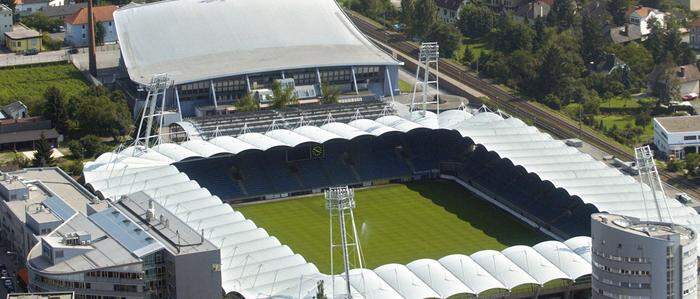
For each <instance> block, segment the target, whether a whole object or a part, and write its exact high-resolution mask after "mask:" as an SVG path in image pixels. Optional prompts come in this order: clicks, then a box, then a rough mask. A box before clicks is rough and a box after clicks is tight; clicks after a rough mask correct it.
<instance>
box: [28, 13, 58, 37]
mask: <svg viewBox="0 0 700 299" xmlns="http://www.w3.org/2000/svg"><path fill="white" fill-rule="evenodd" d="M21 21H22V24H24V25H27V27H30V28H34V29H36V30H38V31H45V32H58V29H59V27H60V26H62V25H63V21H61V20H60V19H58V18H49V17H47V16H46V15H45V14H44V13H43V12H36V13H33V14H30V15H26V16H23V17H22V18H21Z"/></svg>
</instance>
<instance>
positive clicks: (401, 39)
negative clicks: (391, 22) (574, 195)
mask: <svg viewBox="0 0 700 299" xmlns="http://www.w3.org/2000/svg"><path fill="white" fill-rule="evenodd" d="M348 16H350V18H351V19H352V20H353V22H354V23H355V25H356V26H357V27H358V28H359V29H360V30H361V31H362V32H364V33H365V34H367V35H368V36H370V37H371V38H373V39H375V40H377V41H380V42H381V43H383V44H385V45H387V46H390V47H391V48H394V49H395V50H397V51H399V52H401V53H403V54H405V55H408V56H410V57H417V56H418V51H419V49H418V46H417V45H416V44H413V43H411V42H409V41H408V40H407V39H406V37H405V36H404V35H403V34H400V33H396V32H391V31H388V30H386V29H384V28H381V27H377V26H376V25H375V24H373V23H372V22H370V21H368V20H366V19H365V17H364V16H361V15H358V14H357V13H355V12H352V11H348ZM440 73H441V75H442V74H444V75H447V76H448V77H451V78H452V79H455V80H457V81H459V82H461V83H462V84H464V85H467V86H469V87H471V88H473V89H474V90H476V91H478V92H480V93H482V94H484V95H486V96H487V97H488V98H489V99H490V100H491V101H493V103H494V104H495V105H497V106H498V107H499V108H502V109H503V110H505V111H506V112H507V113H509V114H511V115H513V116H516V117H518V118H521V119H526V120H531V121H532V123H533V125H535V126H537V127H539V128H541V129H543V130H545V131H548V132H550V133H552V134H553V135H555V136H557V137H558V138H562V139H568V138H579V139H581V140H583V141H585V142H587V143H588V144H591V145H592V146H594V147H596V148H598V149H600V150H602V151H605V152H606V153H608V154H610V155H613V156H615V157H618V158H620V159H622V160H628V161H632V160H634V159H635V157H634V155H633V154H632V153H631V152H629V151H628V150H627V149H624V148H620V147H619V146H617V145H616V144H614V143H611V142H610V141H608V140H606V139H604V138H601V137H600V136H598V135H596V134H594V133H592V132H590V131H588V130H585V129H583V128H580V127H579V126H578V125H577V124H576V123H573V122H572V121H570V120H567V119H564V118H563V117H561V116H557V115H553V114H552V113H550V112H549V111H546V110H544V109H542V108H541V107H539V106H537V105H534V104H532V103H530V102H528V101H527V100H525V99H522V98H520V97H518V96H515V95H512V94H510V93H508V92H506V91H504V90H503V89H501V88H499V87H497V86H495V85H493V84H491V83H489V82H486V81H484V80H482V79H479V78H478V77H476V76H475V75H474V74H472V73H469V72H467V71H466V70H464V69H463V67H462V66H461V65H456V64H455V63H453V62H452V61H449V60H446V59H440ZM660 175H661V178H662V179H663V180H664V181H666V182H668V181H669V180H672V179H673V178H674V177H673V176H672V175H670V174H668V173H665V172H660ZM674 187H675V188H677V189H679V190H681V191H683V192H686V193H688V194H690V195H691V196H693V197H694V198H696V199H699V200H700V191H699V190H698V189H699V188H697V187H696V186H694V185H693V184H690V183H687V182H683V181H680V182H675V185H674Z"/></svg>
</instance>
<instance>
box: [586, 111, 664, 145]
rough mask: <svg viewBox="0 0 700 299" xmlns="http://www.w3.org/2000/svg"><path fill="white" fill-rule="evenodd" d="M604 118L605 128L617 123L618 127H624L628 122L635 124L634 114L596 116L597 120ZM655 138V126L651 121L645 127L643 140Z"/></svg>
mask: <svg viewBox="0 0 700 299" xmlns="http://www.w3.org/2000/svg"><path fill="white" fill-rule="evenodd" d="M601 120H603V126H604V127H605V129H606V130H607V129H610V128H611V127H612V126H613V125H617V127H618V128H620V129H624V128H625V127H626V126H627V124H631V125H632V126H634V116H632V115H617V114H610V115H597V116H596V117H595V121H596V122H600V121H601ZM653 138H654V127H653V125H652V124H651V122H649V124H648V125H646V126H645V127H644V133H642V140H647V139H653Z"/></svg>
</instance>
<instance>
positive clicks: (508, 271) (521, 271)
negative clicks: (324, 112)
mask: <svg viewBox="0 0 700 299" xmlns="http://www.w3.org/2000/svg"><path fill="white" fill-rule="evenodd" d="M411 118H413V119H414V120H416V121H413V120H412V119H411ZM430 118H437V121H436V120H431V119H430ZM419 122H420V123H424V124H429V125H431V126H434V125H435V124H436V123H437V124H438V125H440V126H441V128H446V129H455V130H457V131H458V132H460V133H461V134H462V135H463V136H465V137H469V138H471V139H472V140H474V142H475V143H477V144H481V145H483V146H484V147H485V148H486V149H488V150H491V151H495V152H497V153H498V154H499V155H500V156H501V157H503V158H507V159H510V160H511V161H512V162H513V163H514V164H515V165H520V166H522V167H524V168H525V169H526V170H527V171H529V172H534V173H536V174H537V175H538V176H539V177H540V178H541V179H543V180H549V181H550V182H552V183H553V184H554V185H555V186H557V187H561V188H563V189H565V190H569V193H570V194H571V195H576V196H578V197H580V198H581V199H582V200H583V201H584V202H586V203H590V204H593V205H595V206H597V207H598V209H599V210H601V211H608V212H610V213H619V214H623V215H631V216H636V217H640V218H642V219H648V220H659V219H658V218H657V216H656V215H655V214H654V213H649V215H648V216H647V213H646V212H645V210H644V206H645V204H644V202H643V197H642V193H641V191H640V185H639V183H638V182H637V181H635V180H634V179H631V178H630V177H628V176H626V175H624V174H622V173H621V172H619V171H617V170H616V169H614V168H611V167H609V166H607V165H606V164H604V163H601V162H599V161H596V160H595V159H593V158H592V157H590V156H589V155H587V154H584V153H581V152H580V151H578V150H577V149H575V148H571V147H568V146H567V145H566V144H564V142H562V141H559V140H555V139H553V138H552V137H551V136H550V135H548V134H546V133H542V132H540V131H538V130H537V129H535V128H534V127H530V126H527V125H526V124H525V123H523V122H522V121H520V120H518V119H516V118H506V119H504V118H503V117H501V116H500V115H498V114H495V113H491V112H481V113H477V114H475V115H471V114H470V113H467V112H464V111H446V112H444V113H442V114H441V115H440V116H439V117H438V116H436V115H435V114H433V113H430V112H428V113H426V114H424V115H423V114H416V113H413V114H412V115H411V116H407V117H398V116H384V117H381V118H379V119H377V120H369V119H359V120H355V121H352V122H350V123H349V124H343V123H328V124H324V125H322V126H320V127H314V128H308V127H300V128H298V129H295V130H293V131H291V130H284V129H281V130H276V131H271V132H268V133H266V134H260V133H248V134H243V135H241V136H238V137H217V138H214V139H212V140H210V141H206V142H204V141H199V140H197V141H188V142H186V143H184V144H181V145H177V144H167V145H166V144H164V145H160V146H158V147H154V148H151V149H149V150H143V149H140V148H134V147H130V148H127V149H125V150H123V151H122V152H120V153H118V154H113V153H106V154H104V155H102V156H100V157H99V158H98V159H97V160H96V161H95V162H89V163H87V164H86V165H85V181H86V184H87V185H88V186H89V187H90V188H93V189H95V191H96V192H97V194H98V195H100V196H102V197H103V198H111V199H115V198H119V197H120V196H121V195H125V194H130V193H133V192H137V191H142V190H145V191H146V193H148V194H149V195H151V196H152V197H154V198H155V199H156V200H157V201H159V202H161V203H162V204H163V205H164V206H166V207H168V208H169V209H172V210H173V211H175V213H176V214H177V215H179V216H180V217H181V218H182V219H183V220H184V221H185V222H187V223H188V224H189V225H191V226H192V227H193V228H194V229H196V230H202V229H203V230H204V233H205V237H206V238H208V240H210V241H211V242H212V243H213V244H215V245H217V246H219V247H220V248H221V257H222V259H221V262H222V283H223V286H222V287H223V289H224V290H225V291H226V292H231V291H236V292H239V293H241V294H244V295H245V296H247V297H256V296H259V295H260V296H270V295H275V294H299V293H301V294H306V295H308V296H311V295H313V292H312V291H311V289H307V288H313V287H315V285H316V282H317V281H318V280H324V281H326V282H327V283H330V278H329V277H327V276H325V275H324V274H321V273H319V271H318V269H317V268H316V267H315V266H314V265H313V264H310V263H308V262H306V260H305V259H304V258H303V257H301V256H299V255H295V254H294V253H293V252H292V251H291V250H289V249H288V248H287V247H286V246H284V245H282V244H280V242H279V241H278V240H277V239H276V238H275V237H273V236H269V235H268V234H267V232H266V231H265V230H264V229H262V228H258V227H256V226H255V224H254V223H252V222H251V221H249V220H247V219H245V218H244V217H243V215H241V214H240V213H238V212H236V211H234V210H233V209H231V208H230V206H228V205H227V204H224V203H222V202H221V200H220V199H219V198H218V197H216V196H214V195H211V194H210V193H209V192H208V191H207V190H206V189H203V188H201V187H200V186H199V185H198V184H197V183H196V182H193V181H191V180H189V178H188V177H187V176H186V175H184V174H183V173H178V172H177V169H175V166H172V165H170V164H171V163H172V162H173V161H180V160H182V159H187V158H192V157H200V158H201V157H204V158H205V157H210V156H212V155H216V154H237V153H240V152H242V151H244V150H250V149H259V150H266V149H269V148H272V147H279V146H291V145H296V144H300V143H304V142H309V141H310V140H311V141H316V142H322V141H325V140H330V139H333V138H354V137H357V136H361V135H381V134H384V133H387V132H395V131H409V130H412V129H416V128H425V126H424V125H421V124H420V123H419ZM320 130H323V131H325V132H322V131H320ZM173 190H176V191H173ZM649 196H650V194H647V200H648V199H649ZM195 202H202V204H195ZM667 203H668V205H669V206H670V207H671V210H672V213H673V215H674V221H675V222H677V223H678V224H685V225H688V226H690V227H693V228H694V229H697V228H698V227H700V226H699V225H698V224H699V223H700V217H699V216H698V214H697V213H696V212H695V211H694V210H693V209H691V208H686V207H684V206H682V205H681V204H680V203H678V202H677V201H675V200H668V201H667ZM648 204H652V203H650V202H647V205H648ZM647 217H648V218H647ZM282 248H284V249H282ZM256 253H258V254H256ZM246 257H247V258H246ZM590 259H591V257H590V238H589V237H576V238H572V239H569V240H567V241H565V242H564V243H561V242H557V241H547V242H543V243H540V244H538V245H535V246H534V247H532V248H530V247H525V246H514V247H511V248H508V249H506V250H503V251H502V252H498V251H492V250H491V251H482V252H477V253H474V254H472V255H471V256H464V255H451V256H447V257H444V258H442V259H440V260H438V261H435V260H418V261H415V262H412V263H409V264H408V265H406V266H403V265H385V266H382V267H379V268H377V269H375V270H374V271H372V270H368V269H355V270H353V271H351V283H352V285H353V290H352V291H353V292H358V293H360V294H362V295H363V296H365V297H369V298H373V297H376V296H378V297H382V298H385V297H391V296H395V295H397V294H398V296H406V295H405V294H421V295H416V296H422V295H431V296H433V295H435V294H437V295H439V297H445V296H447V295H449V294H458V293H471V294H479V293H481V292H484V291H486V290H492V289H503V290H508V289H511V288H513V287H517V286H519V285H522V284H537V285H541V284H544V283H546V282H548V281H551V280H554V279H568V280H574V279H577V278H579V277H581V276H583V275H587V274H590V273H591V270H590ZM246 260H247V261H246ZM244 264H246V265H247V267H243V265H244ZM425 267H429V268H430V271H427V272H426V268H425ZM244 268H245V269H244ZM251 269H256V270H255V273H252V272H251V271H252V270H251ZM257 269H259V271H258V270H257ZM387 269H390V270H391V271H388V270H387ZM392 271H393V273H390V272H392ZM438 273H442V274H440V276H439V278H437V276H436V275H438ZM263 274H264V275H263ZM448 274H449V275H448ZM251 275H255V276H257V279H256V278H254V277H252V276H251ZM274 276H276V277H277V278H275V279H272V278H271V277H274ZM273 280H274V281H273ZM415 288H418V289H419V290H420V291H418V289H415ZM338 291H339V292H340V291H342V288H339V289H338ZM336 294H338V293H336ZM409 297H410V296H409Z"/></svg>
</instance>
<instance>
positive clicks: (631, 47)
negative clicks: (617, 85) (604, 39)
mask: <svg viewBox="0 0 700 299" xmlns="http://www.w3.org/2000/svg"><path fill="white" fill-rule="evenodd" d="M608 48H609V51H610V52H612V53H613V54H615V55H617V57H618V58H620V60H622V61H624V62H625V64H627V66H629V68H630V72H631V74H630V77H631V81H632V86H636V87H643V86H645V85H646V83H647V81H648V78H647V75H648V74H649V73H650V72H651V71H652V68H653V67H654V58H653V56H652V55H651V53H650V52H649V50H647V48H645V47H644V46H642V45H641V44H639V43H636V42H630V43H628V44H627V45H625V46H624V47H623V46H619V45H616V46H614V47H608Z"/></svg>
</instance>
